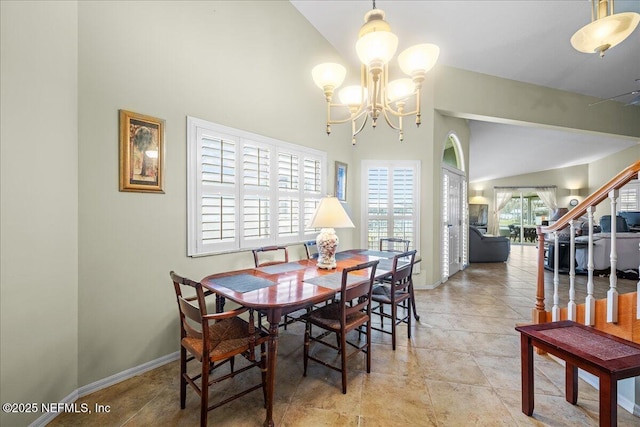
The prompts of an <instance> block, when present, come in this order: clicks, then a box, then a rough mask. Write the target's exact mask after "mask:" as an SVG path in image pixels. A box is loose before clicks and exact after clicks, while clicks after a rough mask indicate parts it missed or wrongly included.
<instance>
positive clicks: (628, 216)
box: [618, 211, 640, 228]
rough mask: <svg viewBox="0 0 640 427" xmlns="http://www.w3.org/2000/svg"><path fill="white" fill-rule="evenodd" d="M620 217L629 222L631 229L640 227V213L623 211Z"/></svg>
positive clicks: (619, 213)
mask: <svg viewBox="0 0 640 427" xmlns="http://www.w3.org/2000/svg"><path fill="white" fill-rule="evenodd" d="M618 215H619V216H621V217H622V218H624V219H625V220H626V221H627V225H628V226H629V227H633V228H636V227H640V211H621V212H618Z"/></svg>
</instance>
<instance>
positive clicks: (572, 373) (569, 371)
mask: <svg viewBox="0 0 640 427" xmlns="http://www.w3.org/2000/svg"><path fill="white" fill-rule="evenodd" d="M565 363H566V367H565V371H564V387H565V388H564V390H565V398H566V399H567V402H569V403H571V404H572V405H575V404H576V403H578V367H577V366H575V365H572V364H570V363H569V362H565Z"/></svg>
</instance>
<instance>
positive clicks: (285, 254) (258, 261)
mask: <svg viewBox="0 0 640 427" xmlns="http://www.w3.org/2000/svg"><path fill="white" fill-rule="evenodd" d="M252 252H253V261H254V263H255V266H256V268H260V267H268V266H270V265H278V264H286V263H288V262H289V250H288V249H287V247H286V246H263V247H261V248H256V249H253V251H252ZM296 320H298V318H297V317H293V316H289V315H288V314H285V315H284V320H283V322H282V323H280V324H279V325H278V327H284V329H285V330H286V329H287V325H290V324H292V323H293V322H295V321H296ZM258 323H259V324H260V326H262V314H259V317H258Z"/></svg>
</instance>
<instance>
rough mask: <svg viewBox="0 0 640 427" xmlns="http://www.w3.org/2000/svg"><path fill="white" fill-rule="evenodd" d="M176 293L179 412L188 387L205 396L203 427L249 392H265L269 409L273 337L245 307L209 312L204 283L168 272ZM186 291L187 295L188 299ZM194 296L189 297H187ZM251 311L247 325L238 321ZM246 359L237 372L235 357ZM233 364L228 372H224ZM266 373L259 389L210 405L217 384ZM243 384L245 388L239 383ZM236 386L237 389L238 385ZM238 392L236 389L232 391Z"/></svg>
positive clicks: (201, 419)
mask: <svg viewBox="0 0 640 427" xmlns="http://www.w3.org/2000/svg"><path fill="white" fill-rule="evenodd" d="M169 274H170V276H171V280H172V281H173V286H174V289H175V293H176V300H177V302H178V310H179V315H180V408H181V409H184V408H185V403H186V394H187V384H189V385H191V387H192V388H193V389H194V390H195V391H196V393H197V394H198V395H199V396H200V425H201V426H206V425H207V414H208V412H209V411H210V410H213V409H215V408H217V407H219V406H222V405H224V404H226V403H229V402H231V401H232V400H235V399H237V398H239V397H241V396H244V395H245V394H247V393H250V392H252V391H254V390H258V389H260V388H262V393H263V396H264V399H265V405H266V399H267V395H266V388H265V381H266V373H267V363H266V362H267V358H266V347H265V343H266V341H267V340H268V338H269V337H268V335H267V334H265V333H262V332H261V331H260V329H256V327H255V324H254V317H253V310H249V309H248V308H246V307H241V308H237V309H235V310H231V311H226V312H222V313H215V314H209V313H207V305H206V301H205V292H203V289H202V284H200V283H199V282H194V281H192V280H189V279H187V278H185V277H181V276H179V275H177V274H176V273H174V272H173V271H172V272H170V273H169ZM183 291H184V294H183ZM187 295H189V296H187ZM247 311H249V320H248V322H247V321H245V320H243V319H241V318H240V317H239V316H240V315H241V314H243V313H245V312H247ZM258 345H259V346H260V359H257V360H256V357H255V347H256V346H258ZM237 355H242V356H244V358H245V359H246V360H247V361H248V364H245V365H244V366H243V367H241V368H240V369H236V367H235V363H234V362H235V356H237ZM189 362H199V363H200V364H201V366H200V368H201V369H200V372H197V371H195V370H193V369H191V370H190V371H191V372H192V373H189V372H188V363H189ZM227 362H228V363H229V368H228V370H226V371H224V372H226V373H220V371H221V368H222V366H223V365H225V364H226V363H227ZM254 367H255V368H259V369H260V370H261V375H262V379H261V382H260V384H256V385H253V386H251V387H249V388H244V389H242V390H239V391H237V392H236V393H235V394H233V395H231V396H229V395H228V394H227V392H228V390H227V391H225V393H224V397H225V398H224V399H222V400H218V401H217V402H216V403H213V404H211V405H210V404H209V389H210V387H211V388H213V386H214V384H217V383H219V382H222V381H224V380H227V379H230V378H233V377H235V376H236V375H238V374H240V373H243V372H245V371H248V370H249V369H251V368H254ZM237 384H240V383H237ZM236 387H237V385H236ZM229 390H232V391H235V390H236V389H235V388H232V389H229Z"/></svg>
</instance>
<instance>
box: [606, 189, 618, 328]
mask: <svg viewBox="0 0 640 427" xmlns="http://www.w3.org/2000/svg"><path fill="white" fill-rule="evenodd" d="M617 198H618V190H611V191H610V192H609V200H610V202H611V252H610V254H609V255H610V258H609V259H610V260H611V273H610V274H609V290H608V291H607V322H608V323H616V322H617V321H618V289H617V286H618V275H617V271H618V242H617V238H618V237H617V236H618V230H617V228H618V218H616V211H617V209H616V199H617Z"/></svg>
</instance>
